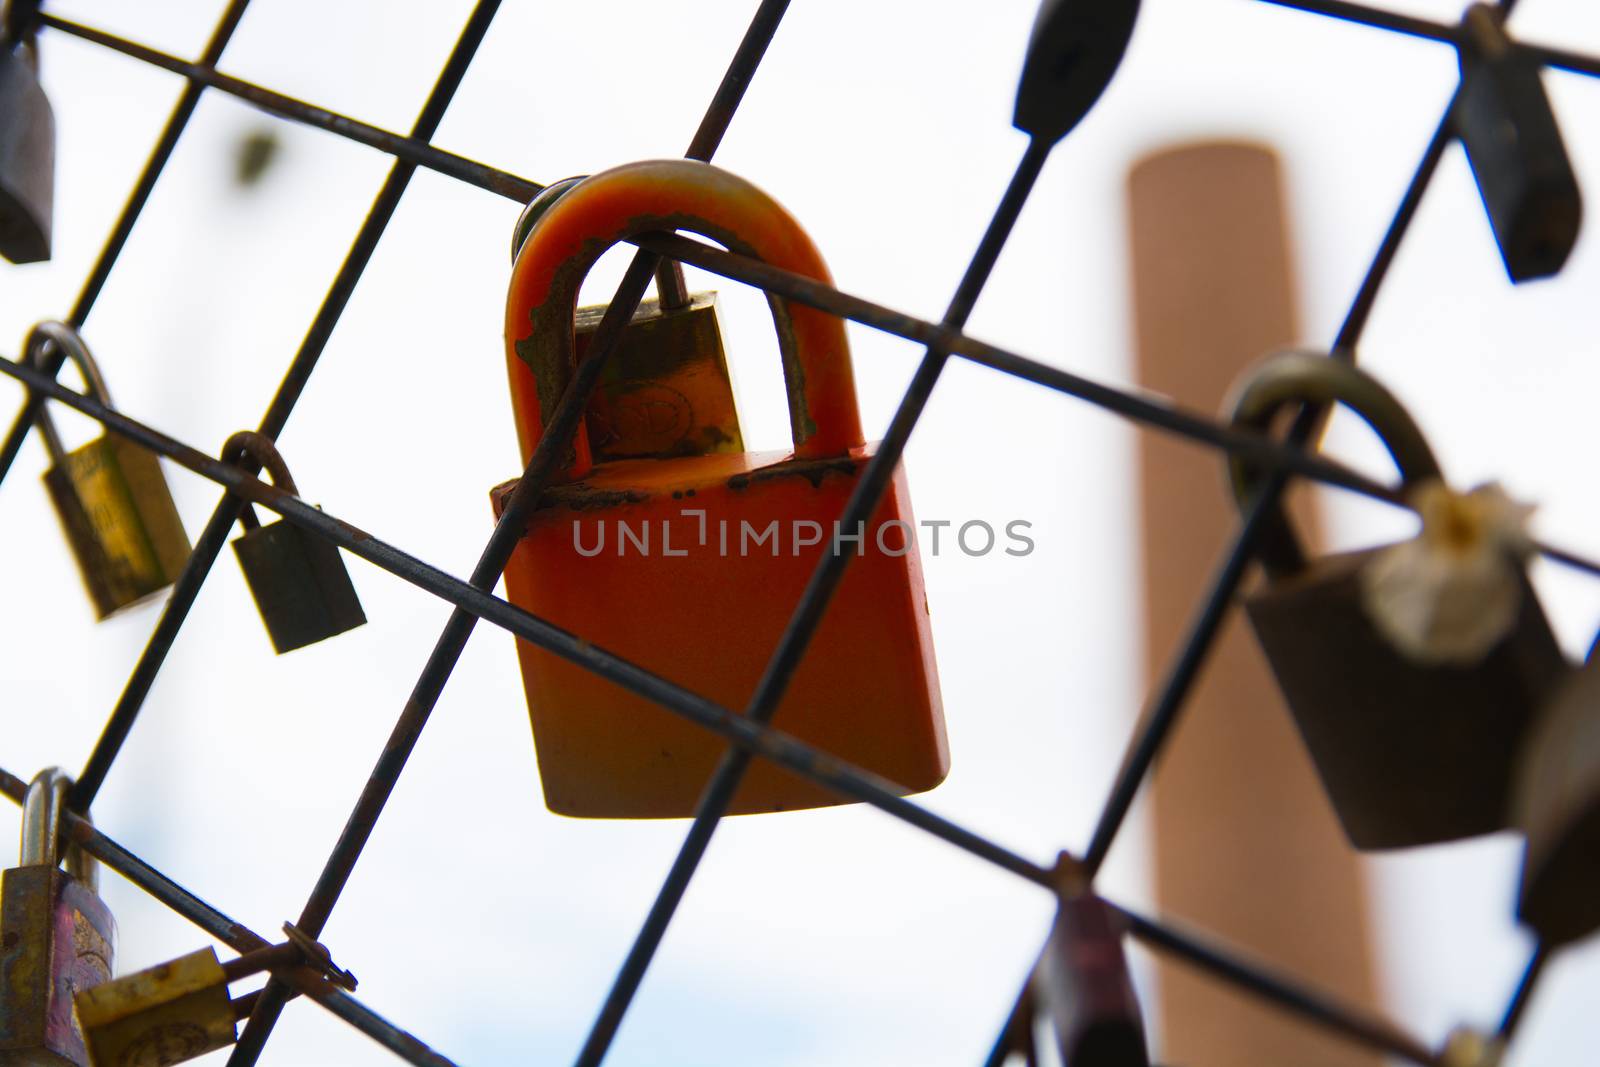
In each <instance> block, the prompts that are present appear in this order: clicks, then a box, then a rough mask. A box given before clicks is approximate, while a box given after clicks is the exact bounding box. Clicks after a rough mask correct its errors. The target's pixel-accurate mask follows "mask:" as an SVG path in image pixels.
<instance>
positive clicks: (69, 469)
mask: <svg viewBox="0 0 1600 1067" xmlns="http://www.w3.org/2000/svg"><path fill="white" fill-rule="evenodd" d="M47 343H49V344H54V345H56V346H58V347H59V348H60V349H61V350H62V351H64V352H65V353H66V354H67V356H68V357H69V358H70V359H71V360H72V362H74V363H75V364H77V366H78V370H79V372H80V373H82V375H83V382H84V386H85V387H86V388H87V389H88V391H89V393H90V395H91V396H93V397H94V398H95V399H96V400H98V401H100V403H102V404H104V405H106V406H107V407H110V406H111V396H110V393H108V392H107V390H106V383H105V379H104V378H102V377H101V376H100V368H99V366H98V365H97V364H96V363H95V361H94V357H93V356H91V355H90V354H89V348H88V346H87V345H86V344H84V342H83V338H82V337H81V336H79V334H78V331H77V330H75V329H73V328H72V327H71V326H68V325H67V324H66V323H63V322H41V323H39V324H38V325H37V326H35V327H34V328H33V330H32V331H31V332H30V333H29V334H28V339H27V341H26V342H25V343H24V351H25V352H26V356H25V358H26V359H27V360H29V361H31V362H32V363H33V364H34V365H35V366H41V365H42V364H43V355H44V348H45V345H46V344H47ZM38 426H39V432H40V434H42V435H43V437H44V444H45V450H46V451H47V452H48V453H49V455H50V469H49V470H48V471H46V472H45V475H44V484H45V488H46V489H47V490H49V493H50V502H51V504H53V505H54V506H55V510H56V515H57V517H58V518H59V519H60V520H61V525H62V528H63V529H64V530H65V531H66V534H67V542H68V543H69V544H70V545H71V546H72V554H73V557H74V558H75V559H76V560H77V562H78V570H79V572H80V573H81V574H82V575H83V583H84V585H85V586H87V587H88V590H89V599H90V600H92V601H93V602H94V608H95V614H96V615H97V616H98V617H99V618H101V619H104V618H106V617H107V616H109V615H111V614H113V613H115V612H117V611H121V610H122V609H123V608H126V607H129V606H131V605H133V604H136V603H138V602H140V601H141V600H144V599H145V598H146V597H149V596H152V595H154V594H155V593H158V592H160V591H161V590H163V589H165V588H166V587H167V586H169V585H171V584H172V583H173V582H175V581H176V580H177V578H178V574H179V573H180V572H181V571H182V570H183V565H184V563H185V562H186V561H187V560H188V559H189V551H190V548H189V538H188V536H187V535H186V534H185V533H184V531H183V522H182V520H181V519H179V518H178V508H177V505H175V504H174V503H173V502H172V492H171V490H169V489H168V488H167V480H166V478H165V477H164V476H163V475H162V473H161V463H160V460H158V459H157V458H156V456H155V453H153V452H150V451H149V450H147V449H145V448H141V447H140V446H139V445H137V444H135V443H133V442H132V441H130V440H128V439H127V438H124V437H120V436H118V435H116V434H111V433H107V434H104V435H102V436H101V437H99V438H96V439H95V440H93V441H91V442H89V443H88V444H86V445H84V446H83V447H82V448H79V449H76V450H74V451H72V452H68V451H67V450H66V449H65V447H63V445H62V443H61V435H60V434H59V433H58V432H57V431H56V426H55V422H54V421H53V420H52V419H51V418H50V415H49V412H47V411H46V410H45V409H44V407H43V406H41V407H40V408H39V415H38Z"/></svg>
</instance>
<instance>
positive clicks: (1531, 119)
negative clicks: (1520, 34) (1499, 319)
mask: <svg viewBox="0 0 1600 1067" xmlns="http://www.w3.org/2000/svg"><path fill="white" fill-rule="evenodd" d="M1501 18H1502V16H1501V15H1500V14H1499V13H1498V12H1496V11H1495V9H1494V8H1492V7H1491V6H1490V5H1488V4H1483V3H1477V4H1473V5H1472V6H1471V7H1469V8H1468V9H1467V13H1466V15H1465V17H1464V18H1463V19H1462V23H1461V32H1460V34H1459V36H1458V41H1457V45H1458V50H1459V53H1460V61H1461V91H1460V93H1459V94H1458V96H1457V97H1456V105H1455V109H1454V111H1453V112H1452V114H1451V121H1452V123H1453V124H1454V126H1455V131H1456V133H1457V135H1458V136H1460V138H1461V144H1462V146H1463V147H1464V148H1465V149H1466V152H1467V160H1468V162H1470V163H1471V164H1472V174H1473V177H1475V178H1476V179H1477V181H1478V191H1479V192H1480V193H1481V194H1482V195H1483V205H1484V207H1485V208H1486V209H1487V210H1488V213H1489V222H1490V225H1491V226H1492V227H1493V229H1494V239H1495V243H1496V244H1497V245H1498V246H1499V248H1500V256H1501V258H1502V259H1503V260H1504V261H1505V265H1506V273H1507V274H1509V275H1510V276H1511V280H1512V281H1514V282H1524V281H1529V280H1531V279H1534V278H1544V277H1548V276H1550V275H1552V274H1555V273H1556V272H1557V271H1559V270H1560V269H1561V267H1562V265H1563V264H1564V263H1566V261H1567V255H1568V254H1569V253H1570V252H1571V251H1572V246H1573V245H1574V244H1576V243H1577V240H1578V229H1579V226H1580V224H1581V222H1582V220H1583V199H1582V195H1581V194H1580V193H1579V191H1578V180H1577V178H1576V177H1575V176H1574V175H1573V173H1572V163H1571V162H1570V161H1569V160H1568V159H1567V150H1566V146H1565V145H1564V144H1563V143H1562V140H1561V127H1560V126H1559V125H1558V124H1557V122H1556V117H1555V112H1553V111H1552V110H1551V109H1550V100H1549V98H1548V97H1546V96H1545V92H1544V83H1543V82H1542V81H1541V80H1540V70H1541V67H1540V64H1539V61H1538V60H1536V59H1534V58H1533V57H1531V56H1529V55H1528V54H1527V53H1525V52H1524V51H1522V50H1520V49H1518V48H1517V47H1516V46H1515V44H1514V43H1513V42H1512V41H1511V40H1510V39H1509V38H1508V37H1507V36H1506V33H1505V30H1504V29H1503V28H1502V27H1501V24H1500V20H1501Z"/></svg>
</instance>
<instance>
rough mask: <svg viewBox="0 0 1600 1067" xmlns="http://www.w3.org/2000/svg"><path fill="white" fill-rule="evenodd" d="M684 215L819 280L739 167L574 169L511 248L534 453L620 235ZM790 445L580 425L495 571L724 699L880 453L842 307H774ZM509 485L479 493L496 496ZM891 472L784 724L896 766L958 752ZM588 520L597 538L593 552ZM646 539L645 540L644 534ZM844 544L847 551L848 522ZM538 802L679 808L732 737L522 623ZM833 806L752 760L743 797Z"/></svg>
mask: <svg viewBox="0 0 1600 1067" xmlns="http://www.w3.org/2000/svg"><path fill="white" fill-rule="evenodd" d="M678 228H681V229H686V230H693V231H696V232H699V233H702V234H704V235H706V236H708V237H711V238H713V239H714V240H716V241H718V242H720V243H722V244H723V245H724V246H726V247H729V248H732V249H735V250H737V251H740V252H743V253H748V254H753V255H757V256H760V257H761V258H763V259H766V260H767V261H768V262H771V263H774V264H775V265H778V266H781V267H784V268H787V269H790V270H794V271H798V272H800V273H803V274H805V275H807V276H809V277H813V278H817V279H819V280H823V281H826V280H827V278H828V274H827V270H826V268H825V267H824V265H823V263H822V259H821V257H820V256H819V255H818V253H817V251H816V249H815V248H814V247H813V246H812V244H811V242H810V240H809V239H808V238H807V237H806V236H805V233H804V232H803V231H802V230H801V229H800V228H799V226H798V225H797V224H796V223H795V222H794V220H793V219H792V218H791V217H790V216H789V215H788V214H787V213H786V212H785V211H784V210H783V209H782V208H780V207H779V206H778V205H777V204H776V203H775V202H773V201H772V200H771V199H769V198H768V197H767V196H766V195H765V194H763V193H762V192H760V191H759V190H757V189H756V188H755V187H754V186H752V185H750V184H749V183H748V182H745V181H743V180H742V179H739V178H736V177H734V176H733V175H731V174H728V173H727V172H725V171H722V170H718V169H717V168H714V167H711V166H709V165H706V164H703V163H693V162H685V161H681V160H676V161H661V162H648V163H635V164H630V165H627V166H622V167H618V168H616V169H614V170H610V171H607V172H605V173H603V174H598V175H595V176H594V177H592V178H589V179H587V180H586V181H584V182H582V183H581V184H579V185H578V186H577V187H576V188H574V189H572V190H571V191H570V192H568V193H566V195H565V196H563V197H562V198H561V199H559V200H558V201H557V202H556V203H555V204H554V205H553V206H552V207H551V208H550V209H549V210H548V211H547V212H546V213H545V214H544V215H543V217H541V218H540V219H539V221H538V223H537V224H536V225H535V226H534V227H533V230H532V233H531V235H530V236H529V238H528V240H527V243H526V244H525V245H524V246H523V248H522V251H521V254H520V255H519V256H518V257H517V264H516V269H515V271H514V273H513V277H512V283H511V294H510V300H509V302H508V306H507V312H506V338H507V345H506V349H507V351H506V357H507V366H508V369H509V373H510V375H511V382H512V400H513V406H514V408H515V410H516V414H517V428H518V433H519V437H520V439H521V443H522V452H523V455H524V456H525V457H526V456H528V455H530V454H531V452H532V450H533V447H534V445H535V443H536V442H537V441H538V439H539V435H540V433H541V432H542V429H543V426H544V423H545V420H546V419H548V418H549V416H550V413H551V412H552V411H553V410H554V408H555V405H556V403H557V401H559V399H560V397H561V395H562V393H563V391H564V390H565V389H566V387H567V383H568V382H569V381H570V380H571V377H572V370H573V366H574V359H575V357H574V353H573V342H572V336H573V325H572V322H573V309H574V307H575V305H576V303H577V294H578V287H579V284H580V283H581V281H582V280H583V277H584V275H585V274H586V273H587V272H588V270H589V267H590V266H591V265H592V264H593V263H594V261H595V260H596V259H597V258H598V257H599V255H600V254H601V253H602V252H603V251H604V250H605V249H606V248H608V247H610V246H611V245H612V244H614V243H615V242H617V241H619V240H623V239H625V238H627V237H629V236H632V235H635V234H640V233H644V232H648V231H652V230H670V229H678ZM773 308H774V316H775V318H776V320H777V322H778V325H779V329H778V333H779V338H780V343H781V347H782V351H783V366H784V375H785V379H786V381H787V383H788V392H789V404H790V425H791V431H792V435H793V441H794V449H793V451H792V452H772V453H756V454H748V453H733V454H730V453H712V454H708V455H701V456H668V457H665V458H660V459H655V458H650V459H630V460H613V461H610V462H604V463H599V464H595V463H593V462H592V459H591V453H590V449H589V445H588V440H587V437H586V435H585V434H584V433H583V432H581V431H580V432H579V433H578V435H577V437H576V439H575V440H574V448H573V456H572V461H571V462H570V463H569V464H568V465H567V467H566V469H565V470H564V471H562V472H561V474H560V475H559V477H558V478H557V482H559V483H561V484H556V485H553V486H551V487H550V488H549V489H548V490H547V491H546V492H545V494H544V496H543V498H542V500H541V501H540V503H539V506H538V507H537V509H536V510H535V512H534V515H533V518H532V520H531V521H530V523H529V526H528V529H527V532H526V534H525V536H524V537H523V540H522V541H521V543H520V544H519V545H518V547H517V550H516V552H515V554H514V555H513V557H512V560H511V563H510V566H509V567H508V568H507V569H506V588H507V591H508V594H509V598H510V599H511V601H512V602H513V603H515V604H517V605H518V606H520V607H523V608H525V609H527V610H528V611H530V612H532V613H533V614H535V615H538V616H540V617H541V618H544V619H548V620H549V621H551V622H553V623H555V624H556V625H558V626H561V627H563V628H565V629H567V630H570V631H571V632H573V633H575V634H577V635H579V636H580V637H583V638H584V639H586V640H589V641H592V642H594V643H595V644H596V645H598V646H600V647H603V648H605V649H608V650H610V651H612V652H615V653H618V654H620V655H622V656H624V657H626V658H628V659H630V660H633V661H634V662H636V663H638V664H640V665H642V666H644V667H645V668H647V669H649V670H651V671H654V672H656V673H658V674H660V675H662V676H664V677H666V678H667V679H669V680H671V681H674V682H677V683H680V684H682V685H684V686H686V687H687V688H689V689H690V690H692V691H694V692H697V693H700V694H703V695H705V696H707V697H709V698H711V699H712V700H715V701H718V702H719V703H722V704H724V705H726V706H729V707H733V708H742V707H744V706H745V704H746V703H747V702H748V701H749V699H750V696H751V694H752V693H753V691H754V690H755V687H756V684H757V682H758V680H759V679H760V677H761V674H762V671H763V669H764V668H765V666H766V663H767V660H768V658H769V657H770V656H771V654H772V652H773V649H774V648H775V647H776V645H777V642H778V639H779V636H780V635H781V634H782V632H783V630H784V626H785V624H786V623H787V621H788V618H789V614H790V612H791V611H792V610H793V608H794V605H795V603H796V602H797V601H798V599H799V597H800V594H801V591H802V590H803V589H804V587H805V585H806V581H807V579H808V578H809V576H810V574H811V571H812V569H813V567H814V566H815V565H816V562H817V559H818V558H819V554H820V552H822V551H826V550H834V549H835V548H836V547H838V543H836V542H835V540H834V538H833V536H832V535H833V533H834V531H833V524H834V522H835V520H836V519H837V518H838V516H839V515H840V514H841V513H842V512H843V510H844V506H845V502H846V500H847V498H848V497H849V495H850V491H851V490H852V489H853V488H854V487H855V485H856V482H857V479H858V478H859V476H860V473H861V470H862V469H863V468H864V467H865V465H866V463H867V461H868V460H869V459H870V458H871V456H872V455H873V446H871V445H867V444H865V443H864V442H863V440H862V435H861V428H860V418H859V416H858V414H857V411H856V397H855V381H854V378H853V376H852V374H851V369H850V357H849V349H848V347H847V344H846V341H845V333H844V327H843V324H842V323H841V322H840V321H839V320H838V319H837V318H834V317H832V316H829V315H825V314H823V313H821V312H817V311H813V310H811V309H809V308H805V307H799V306H790V305H789V304H788V303H787V302H784V301H775V302H774V303H773ZM514 488H515V483H508V484H507V485H504V486H501V487H499V488H498V489H496V490H495V492H494V503H495V508H496V513H497V514H498V513H499V511H500V509H501V508H502V507H503V506H504V502H505V499H506V497H507V495H508V494H509V493H510V492H511V491H512V490H513V489H514ZM913 522H914V520H913V518H912V515H911V507H910V498H909V495H908V492H907V488H906V482H905V474H904V470H903V469H901V470H898V471H897V472H896V474H895V478H894V483H893V487H892V489H891V490H890V492H889V493H888V494H886V496H885V499H884V501H883V503H882V505H881V506H880V507H879V509H878V511H877V514H876V515H875V516H874V517H873V519H872V521H871V523H870V524H868V525H867V526H866V528H864V529H863V530H860V531H840V532H841V533H843V534H844V535H845V536H846V537H854V536H855V535H860V537H861V538H862V540H861V541H860V542H855V543H859V544H860V546H861V549H862V554H861V558H859V559H857V560H856V561H855V562H854V563H852V565H851V567H850V570H849V571H848V572H847V574H846V576H845V578H844V581H843V584H842V585H841V587H840V588H839V591H838V593H837V595H836V596H835V597H834V600H833V603H832V606H831V607H830V608H829V612H828V615H827V618H826V619H825V621H824V622H823V624H822V626H821V628H820V629H819V631H818V633H817V635H816V637H815V639H814V640H813V641H812V643H811V647H810V650H809V653H808V656H807V659H806V660H805V662H803V663H802V664H801V666H800V669H799V671H798V673H797V674H796V676H795V678H794V681H793V684H792V686H791V687H790V689H789V692H788V695H787V697H786V698H785V700H784V701H783V703H782V705H781V706H780V708H779V710H778V714H777V717H776V720H775V725H777V726H778V727H779V728H781V729H784V730H788V731H790V732H792V733H794V734H796V735H797V736H799V737H801V738H803V739H805V740H806V741H809V742H811V743H812V744H815V745H817V746H818V747H819V748H821V749H823V750H825V751H827V752H831V753H833V754H834V755H836V756H839V757H841V758H843V759H847V760H851V761H853V762H855V763H859V764H861V765H863V766H865V767H866V768H867V769H869V770H871V771H874V772H876V773H877V774H880V775H882V776H884V777H885V778H888V779H889V780H890V781H893V782H897V783H899V784H900V785H901V786H902V787H903V788H905V789H906V790H907V791H910V792H916V791H920V790H924V789H930V788H932V787H933V786H935V785H937V784H938V783H939V782H940V781H942V780H943V779H944V776H945V773H946V771H947V769H948V764H949V757H948V754H947V747H946V742H945V733H944V718H943V711H942V706H941V703H940V699H939V686H938V678H937V675H936V672H935V668H934V659H933V645H932V639H931V633H930V627H929V622H928V614H927V610H928V609H927V604H926V601H925V599H924V595H923V586H922V568H921V564H920V560H919V557H918V554H917V549H916V538H915V527H914V525H913ZM597 537H610V538H612V540H610V541H609V543H608V544H606V545H601V546H599V547H598V548H595V547H593V546H595V544H596V538H597ZM641 538H643V540H641ZM845 544H847V545H850V547H853V544H854V543H852V542H845ZM518 653H519V655H520V657H521V662H522V672H523V681H524V684H525V687H526V690H527V696H528V710H529V713H530V715H531V717H532V721H533V731H534V739H535V747H536V749H537V750H538V757H539V768H540V776H541V778H542V780H543V785H544V793H545V802H546V804H547V805H548V806H549V807H550V809H551V810H552V811H556V812H559V813H561V814H566V815H579V816H594V817H619V818H649V817H671V816H686V815H689V814H691V813H692V811H693V808H694V805H695V801H696V798H697V797H698V796H699V794H700V791H701V789H702V787H703V786H704V785H705V782H706V780H707V778H708V777H709V776H710V774H711V771H712V769H713V767H714V766H715V764H716V762H717V760H718V758H719V757H720V755H721V753H722V751H723V750H724V748H725V742H724V741H723V740H722V739H720V738H718V737H716V736H714V735H712V734H710V733H707V732H704V731H702V730H700V729H699V728H697V727H695V726H693V725H692V724H690V723H687V722H684V721H682V720H680V719H678V718H676V717H674V716H672V715H670V714H668V713H666V712H664V711H663V710H662V709H661V708H659V707H657V706H655V705H653V704H652V703H651V702H650V701H648V700H645V699H643V698H641V697H638V696H635V695H633V694H631V693H629V692H626V691H624V690H623V689H621V688H619V687H618V686H617V685H615V684H613V683H611V682H608V681H605V680H603V679H601V678H599V677H598V676H597V675H594V674H592V673H590V672H589V671H587V670H585V669H583V668H582V667H579V666H576V665H575V664H572V663H569V662H567V661H565V660H563V659H560V658H559V657H556V656H554V655H552V654H550V653H548V652H545V651H542V650H541V649H539V648H537V647H535V646H533V645H531V644H528V643H526V642H521V641H519V642H518ZM834 803H839V800H838V799H837V798H836V797H835V796H833V795H832V794H830V793H828V792H826V791H825V790H823V789H821V788H819V787H817V786H814V785H811V784H810V783H807V782H804V781H802V780H800V779H798V778H795V777H793V776H792V775H790V774H788V773H787V772H785V771H783V770H780V769H778V768H776V767H772V766H765V765H761V764H758V765H757V766H756V767H755V768H753V769H752V771H751V773H750V775H749V777H748V778H747V779H746V780H745V783H744V785H743V786H742V787H741V788H740V791H739V792H738V794H737V795H736V796H735V798H734V801H733V807H732V810H733V811H735V812H741V813H743V812H758V811H779V810H786V809H792V808H803V807H815V806H820V805H826V804H834Z"/></svg>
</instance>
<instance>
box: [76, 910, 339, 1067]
mask: <svg viewBox="0 0 1600 1067" xmlns="http://www.w3.org/2000/svg"><path fill="white" fill-rule="evenodd" d="M286 929H288V930H291V931H292V933H293V934H298V935H299V937H298V938H297V939H295V940H291V941H289V942H286V943H284V944H281V945H272V946H270V947H268V948H262V949H257V950H256V951H254V952H247V953H245V954H244V955H242V956H239V957H238V958H237V959H232V960H229V961H228V962H227V963H222V962H220V961H219V960H218V959H217V952H216V950H215V949H213V948H209V947H208V948H203V949H200V950H199V951H198V952H191V953H189V954H188V955H187V956H179V957H178V958H177V959H175V960H170V961H168V962H166V963H162V964H158V965H156V966H154V967H151V968H148V969H147V970H143V971H138V972H136V973H134V974H128V975H124V976H123V977H121V978H118V979H117V980H116V981H114V982H107V983H105V984H104V985H99V986H96V987H94V988H93V989H86V990H83V991H82V992H80V993H78V995H77V998H76V1003H77V1010H78V1020H79V1021H80V1022H81V1023H82V1025H83V1033H84V1041H85V1043H86V1044H87V1046H88V1049H89V1061H90V1063H92V1064H93V1065H94V1067H171V1065H173V1064H178V1063H183V1062H184V1061H185V1060H192V1059H194V1058H195V1057H196V1056H203V1055H205V1054H206V1053H208V1052H215V1051H216V1050H217V1049H221V1048H227V1047H228V1046H229V1045H231V1044H233V1043H234V1042H235V1041H237V1040H238V1032H237V1030H236V1024H237V1023H238V1022H239V1020H241V1019H244V1018H248V1017H249V1015H250V1011H251V1009H252V1008H254V1006H255V1002H256V999H257V998H258V997H259V996H260V992H259V991H257V992H253V993H248V994H246V995H245V996H242V997H239V998H237V999H232V998H230V996H229V993H228V983H229V982H237V981H239V980H240V979H242V978H246V977H248V976H250V975H253V974H259V973H260V972H262V971H265V970H267V969H269V968H273V967H292V966H298V965H306V966H311V967H313V968H315V969H317V970H319V971H321V972H322V973H323V975H324V977H326V978H328V979H329V981H331V982H333V983H334V984H335V985H337V986H339V987H340V988H343V989H354V988H355V987H356V982H355V977H354V976H353V975H351V974H350V973H349V972H347V971H341V970H339V969H338V968H337V967H334V966H333V962H332V960H331V959H330V958H329V957H328V955H327V950H326V949H324V948H322V946H321V945H319V944H316V943H315V942H310V939H309V938H307V937H306V936H305V935H304V934H299V931H295V930H293V928H292V927H286ZM307 942H309V945H308V944H307Z"/></svg>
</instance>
